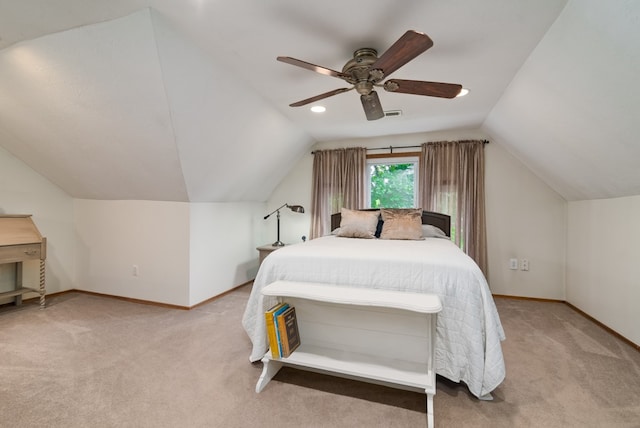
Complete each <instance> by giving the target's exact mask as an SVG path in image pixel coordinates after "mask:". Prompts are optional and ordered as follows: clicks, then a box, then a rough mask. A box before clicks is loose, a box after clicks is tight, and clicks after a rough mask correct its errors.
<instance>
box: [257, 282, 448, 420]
mask: <svg viewBox="0 0 640 428" xmlns="http://www.w3.org/2000/svg"><path fill="white" fill-rule="evenodd" d="M262 294H263V295H265V296H272V297H277V298H278V299H279V300H281V301H286V302H288V303H289V304H290V305H292V306H295V308H296V314H297V319H298V328H299V331H300V339H301V345H300V347H299V348H298V349H296V350H295V351H294V352H293V353H292V354H291V355H290V356H289V357H288V358H278V359H274V358H272V356H271V352H270V351H269V352H267V353H266V354H265V356H264V358H263V359H262V362H263V364H264V367H263V371H262V374H261V376H260V379H259V380H258V383H257V385H256V392H260V391H262V390H263V389H264V388H265V386H266V385H267V384H268V383H269V381H270V380H271V379H272V378H273V377H274V376H275V375H276V373H277V372H278V371H279V370H280V368H281V367H282V366H283V365H287V366H291V367H296V368H300V369H304V370H311V371H317V372H321V373H328V374H332V375H335V376H340V377H346V378H350V379H356V380H362V381H366V382H371V383H376V384H382V385H387V386H391V387H395V388H401V389H407V390H411V391H419V392H422V393H425V394H427V422H428V426H429V427H432V426H433V396H434V395H435V392H436V385H435V378H436V377H435V371H434V367H433V359H434V356H433V354H434V346H435V325H436V319H435V317H436V314H437V312H439V311H440V310H441V303H440V299H439V298H438V296H435V295H431V294H417V293H408V292H402V291H388V290H375V289H368V288H356V287H347V286H335V285H328V284H318V283H307V282H293V281H276V282H274V283H272V284H269V285H267V286H266V287H264V288H263V290H262Z"/></svg>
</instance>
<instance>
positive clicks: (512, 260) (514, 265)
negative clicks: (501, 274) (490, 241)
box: [509, 259, 518, 270]
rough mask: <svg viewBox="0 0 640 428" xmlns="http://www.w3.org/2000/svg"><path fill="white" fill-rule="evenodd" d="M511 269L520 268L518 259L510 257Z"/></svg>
mask: <svg viewBox="0 0 640 428" xmlns="http://www.w3.org/2000/svg"><path fill="white" fill-rule="evenodd" d="M509 269H511V270H518V259H509Z"/></svg>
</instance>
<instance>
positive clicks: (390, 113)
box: [384, 110, 402, 117]
mask: <svg viewBox="0 0 640 428" xmlns="http://www.w3.org/2000/svg"><path fill="white" fill-rule="evenodd" d="M384 116H385V117H396V116H402V110H387V111H385V112H384Z"/></svg>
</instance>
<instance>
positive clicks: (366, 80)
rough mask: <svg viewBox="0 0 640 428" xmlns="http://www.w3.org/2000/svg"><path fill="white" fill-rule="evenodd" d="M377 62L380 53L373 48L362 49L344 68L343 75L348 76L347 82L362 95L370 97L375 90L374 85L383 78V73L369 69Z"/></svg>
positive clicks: (355, 53)
mask: <svg viewBox="0 0 640 428" xmlns="http://www.w3.org/2000/svg"><path fill="white" fill-rule="evenodd" d="M377 60H378V51H376V50H375V49H372V48H362V49H358V50H357V51H355V52H354V53H353V58H352V59H350V60H349V61H348V62H347V63H346V64H345V65H344V67H343V68H342V73H344V74H346V75H347V79H345V80H347V82H349V83H351V84H352V85H354V86H355V89H356V91H357V92H358V93H359V94H360V95H369V94H370V93H371V91H372V90H373V84H374V83H377V82H379V81H380V80H382V78H383V73H382V71H380V70H371V69H370V68H369V67H370V66H371V65H372V64H374V63H375V62H376V61H377ZM376 72H378V73H376Z"/></svg>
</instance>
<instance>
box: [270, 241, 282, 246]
mask: <svg viewBox="0 0 640 428" xmlns="http://www.w3.org/2000/svg"><path fill="white" fill-rule="evenodd" d="M271 245H272V246H274V247H284V242H282V241H276V242H274V243H273V244H271Z"/></svg>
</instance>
